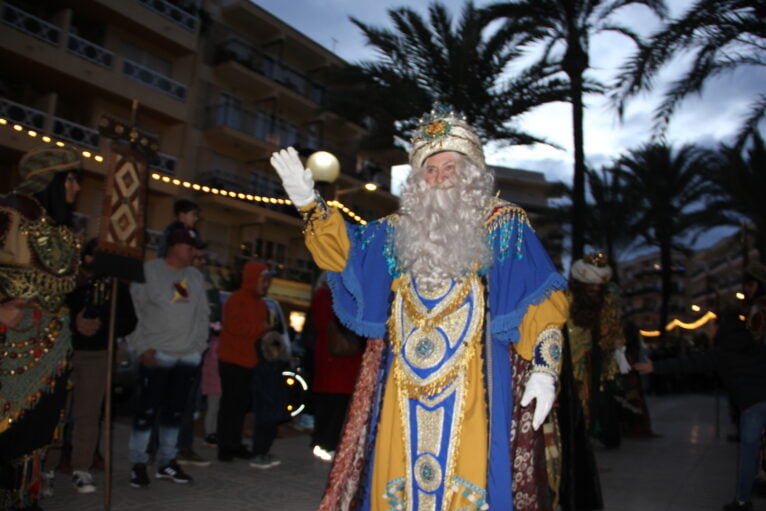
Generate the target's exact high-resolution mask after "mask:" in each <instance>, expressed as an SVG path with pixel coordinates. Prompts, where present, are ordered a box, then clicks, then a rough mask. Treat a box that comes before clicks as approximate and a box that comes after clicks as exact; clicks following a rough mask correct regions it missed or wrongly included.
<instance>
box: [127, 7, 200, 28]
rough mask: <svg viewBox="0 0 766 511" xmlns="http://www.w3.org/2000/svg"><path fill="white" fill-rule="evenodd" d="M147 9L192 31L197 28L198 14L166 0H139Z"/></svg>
mask: <svg viewBox="0 0 766 511" xmlns="http://www.w3.org/2000/svg"><path fill="white" fill-rule="evenodd" d="M138 1H139V3H140V4H141V5H143V6H144V7H146V8H147V9H149V10H151V11H154V12H156V13H157V14H159V15H160V16H162V17H164V18H166V19H168V20H170V21H172V22H173V23H176V24H177V25H179V26H181V27H183V28H185V29H186V30H188V31H190V32H194V31H195V30H196V28H197V16H195V15H194V14H191V12H189V11H186V10H184V9H181V8H179V7H176V6H175V5H173V4H171V3H168V2H166V1H165V0H138Z"/></svg>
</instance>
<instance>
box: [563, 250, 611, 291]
mask: <svg viewBox="0 0 766 511" xmlns="http://www.w3.org/2000/svg"><path fill="white" fill-rule="evenodd" d="M571 274H572V278H573V279H575V280H577V281H580V282H583V283H585V284H606V283H607V282H609V280H610V279H611V278H612V268H610V267H609V258H608V257H607V256H606V254H605V253H604V252H602V251H597V252H593V253H590V254H586V255H585V256H583V258H582V259H578V260H577V261H575V262H574V264H573V265H572V270H571Z"/></svg>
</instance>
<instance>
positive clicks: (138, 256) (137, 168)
mask: <svg viewBox="0 0 766 511" xmlns="http://www.w3.org/2000/svg"><path fill="white" fill-rule="evenodd" d="M107 163H108V169H109V173H108V175H107V178H106V190H105V192H104V202H103V209H102V213H101V223H100V231H99V236H98V253H97V256H96V261H95V265H96V271H97V272H99V273H102V274H106V275H110V276H113V277H117V278H121V279H126V280H133V281H139V282H142V281H143V280H144V279H143V261H144V235H145V234H144V233H145V229H144V223H145V215H146V197H147V179H148V168H147V161H146V157H145V156H144V155H143V154H141V153H140V152H138V151H135V150H133V149H131V148H130V147H127V146H126V145H123V144H120V143H119V142H113V143H112V148H111V154H110V155H109V157H108V160H107Z"/></svg>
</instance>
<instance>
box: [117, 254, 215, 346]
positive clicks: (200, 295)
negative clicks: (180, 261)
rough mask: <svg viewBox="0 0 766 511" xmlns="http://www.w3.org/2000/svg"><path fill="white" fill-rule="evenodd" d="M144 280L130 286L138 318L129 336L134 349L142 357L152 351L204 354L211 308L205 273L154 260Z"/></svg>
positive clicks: (145, 265)
mask: <svg viewBox="0 0 766 511" xmlns="http://www.w3.org/2000/svg"><path fill="white" fill-rule="evenodd" d="M144 278H145V282H144V283H142V284H138V283H135V282H134V283H132V284H131V285H130V295H131V297H132V298H133V306H134V307H135V309H136V316H137V317H138V324H137V326H136V329H135V330H134V331H133V333H132V334H131V335H130V336H129V337H128V343H129V344H130V346H131V347H132V348H133V349H135V350H136V353H139V354H141V353H143V352H144V351H146V350H148V349H155V350H157V351H161V352H163V353H166V354H168V355H178V356H181V355H188V354H191V353H201V352H202V351H204V350H205V348H206V347H207V338H208V333H209V330H208V329H209V326H210V318H209V315H210V309H209V307H208V302H207V293H206V292H205V283H204V278H203V276H202V273H200V271H199V270H197V269H196V268H194V267H193V266H187V267H186V268H182V269H180V270H178V269H175V268H171V267H170V266H168V264H167V263H166V262H165V260H164V259H154V260H152V261H149V262H147V263H145V264H144Z"/></svg>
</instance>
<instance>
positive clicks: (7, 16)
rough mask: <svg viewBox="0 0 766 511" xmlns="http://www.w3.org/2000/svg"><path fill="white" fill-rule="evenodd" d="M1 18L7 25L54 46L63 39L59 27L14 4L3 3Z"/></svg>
mask: <svg viewBox="0 0 766 511" xmlns="http://www.w3.org/2000/svg"><path fill="white" fill-rule="evenodd" d="M0 19H2V21H3V23H5V24H6V25H10V26H11V27H13V28H15V29H17V30H20V31H22V32H24V33H25V34H27V35H29V36H32V37H35V38H37V39H40V40H41V41H45V42H46V43H48V44H52V45H53V46H58V45H59V41H60V40H61V29H60V28H59V27H57V26H56V25H53V24H52V23H48V22H47V21H45V20H43V19H40V18H38V17H37V16H33V15H31V14H29V13H28V12H25V11H22V10H21V9H19V8H17V7H14V6H12V5H9V4H3V13H2V17H1V18H0Z"/></svg>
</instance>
